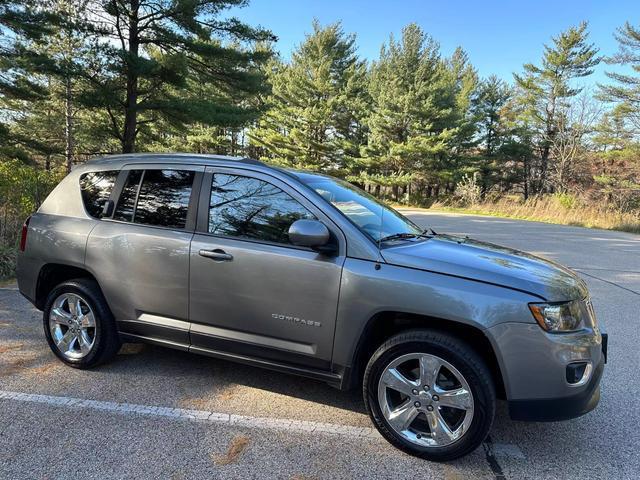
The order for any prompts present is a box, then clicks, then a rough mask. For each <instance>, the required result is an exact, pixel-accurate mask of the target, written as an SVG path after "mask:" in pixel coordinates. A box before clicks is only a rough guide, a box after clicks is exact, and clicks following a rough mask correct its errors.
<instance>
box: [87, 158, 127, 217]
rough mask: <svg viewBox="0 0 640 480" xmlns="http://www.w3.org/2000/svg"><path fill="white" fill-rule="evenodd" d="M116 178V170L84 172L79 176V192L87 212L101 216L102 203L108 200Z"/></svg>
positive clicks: (93, 215)
mask: <svg viewBox="0 0 640 480" xmlns="http://www.w3.org/2000/svg"><path fill="white" fill-rule="evenodd" d="M117 178H118V171H117V170H108V171H105V172H89V173H84V174H82V176H81V177H80V192H81V193H82V202H83V203H84V208H85V209H86V210H87V213H88V214H89V215H91V216H92V217H94V218H102V209H103V207H104V203H105V202H106V201H107V200H109V196H110V195H111V190H113V186H114V185H115V183H116V179H117Z"/></svg>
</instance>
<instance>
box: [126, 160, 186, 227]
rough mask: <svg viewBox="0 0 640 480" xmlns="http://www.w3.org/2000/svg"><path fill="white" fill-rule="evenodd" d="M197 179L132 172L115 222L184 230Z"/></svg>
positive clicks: (179, 172) (170, 173)
mask: <svg viewBox="0 0 640 480" xmlns="http://www.w3.org/2000/svg"><path fill="white" fill-rule="evenodd" d="M194 176H195V172H192V171H188V170H168V169H167V170H145V171H142V170H131V171H130V172H129V175H128V177H127V181H126V183H125V185H124V188H123V190H122V193H121V195H120V199H119V200H118V204H117V206H116V211H115V214H114V215H113V218H114V219H115V220H121V221H125V222H133V223H141V224H144V225H155V226H159V227H167V228H179V229H182V228H185V226H186V223H187V212H188V210H189V200H190V198H191V189H192V186H193V179H194Z"/></svg>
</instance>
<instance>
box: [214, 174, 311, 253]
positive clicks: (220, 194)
mask: <svg viewBox="0 0 640 480" xmlns="http://www.w3.org/2000/svg"><path fill="white" fill-rule="evenodd" d="M303 218H304V219H315V218H316V217H315V216H314V215H313V214H312V213H311V212H309V211H308V210H307V209H306V208H305V207H303V206H302V205H301V204H300V203H298V202H297V201H296V200H294V199H293V198H292V197H291V196H289V195H288V194H286V193H285V192H283V191H282V190H281V189H279V188H278V187H276V186H274V185H272V184H270V183H268V182H265V181H263V180H259V179H257V178H251V177H243V176H239V175H227V174H223V173H216V174H214V175H213V182H212V185H211V199H210V202H209V229H208V231H209V233H213V234H216V235H224V236H230V237H242V238H248V239H252V240H259V241H266V242H275V243H287V244H288V243H289V235H288V231H289V227H290V226H291V224H292V223H293V222H295V221H296V220H300V219H303Z"/></svg>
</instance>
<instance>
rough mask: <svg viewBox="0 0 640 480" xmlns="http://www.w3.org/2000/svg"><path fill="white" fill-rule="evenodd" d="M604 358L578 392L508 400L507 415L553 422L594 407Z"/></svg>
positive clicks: (533, 420) (598, 399)
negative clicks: (550, 396) (548, 396)
mask: <svg viewBox="0 0 640 480" xmlns="http://www.w3.org/2000/svg"><path fill="white" fill-rule="evenodd" d="M604 363H605V362H604V358H603V359H601V361H600V363H599V364H598V366H597V367H596V368H595V370H594V371H593V374H592V375H591V380H590V381H589V382H588V383H587V385H586V388H585V389H584V390H582V391H581V392H580V393H578V394H575V395H571V396H569V397H561V398H545V399H537V400H511V401H509V402H508V403H509V416H510V417H511V419H512V420H524V421H528V422H555V421H559V420H569V419H571V418H576V417H579V416H581V415H584V414H585V413H589V412H590V411H591V410H593V409H594V408H596V406H597V405H598V402H599V401H600V378H601V377H602V372H603V370H604Z"/></svg>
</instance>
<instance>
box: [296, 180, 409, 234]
mask: <svg viewBox="0 0 640 480" xmlns="http://www.w3.org/2000/svg"><path fill="white" fill-rule="evenodd" d="M298 175H299V177H300V178H301V180H302V181H303V182H304V183H305V184H307V185H308V186H309V187H311V188H312V189H313V190H315V191H316V192H317V193H318V194H319V195H320V196H321V197H322V198H324V199H325V200H326V201H327V202H329V203H330V204H331V205H333V206H334V207H336V208H337V209H338V210H340V212H342V213H343V214H344V215H345V216H346V217H347V218H348V219H349V220H351V222H353V223H354V224H355V225H356V226H357V227H358V228H359V229H360V230H361V231H362V232H364V233H365V234H366V235H368V236H369V237H371V238H372V239H373V240H374V241H375V242H378V241H380V240H384V239H385V237H391V236H392V235H397V234H410V235H419V234H420V233H421V232H422V229H420V228H419V227H418V226H417V225H415V224H414V223H413V222H411V221H410V220H409V219H407V218H405V217H403V216H402V215H401V214H400V213H398V212H396V211H395V210H394V209H392V208H390V207H388V206H386V205H384V204H383V203H381V202H379V201H378V200H376V199H375V198H374V197H372V196H371V195H369V194H368V193H366V192H364V191H363V190H360V189H359V188H357V187H355V186H353V185H351V184H350V183H347V182H344V181H342V180H338V179H337V178H330V177H323V176H319V175H309V174H298Z"/></svg>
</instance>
